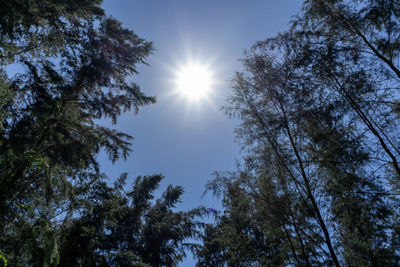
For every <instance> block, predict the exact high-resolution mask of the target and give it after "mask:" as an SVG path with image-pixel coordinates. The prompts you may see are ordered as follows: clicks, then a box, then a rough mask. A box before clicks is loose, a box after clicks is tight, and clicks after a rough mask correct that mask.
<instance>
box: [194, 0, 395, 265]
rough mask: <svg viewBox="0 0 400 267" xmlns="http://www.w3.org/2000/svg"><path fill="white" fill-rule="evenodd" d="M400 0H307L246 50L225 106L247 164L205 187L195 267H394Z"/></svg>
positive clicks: (219, 177)
mask: <svg viewBox="0 0 400 267" xmlns="http://www.w3.org/2000/svg"><path fill="white" fill-rule="evenodd" d="M395 2H396V1H389V0H387V1H386V0H379V1H369V0H365V1H364V0H360V1H347V0H343V1H341V0H338V1H313V0H310V1H305V3H304V6H303V10H302V13H301V14H299V16H297V17H296V18H295V19H294V20H293V22H292V24H291V25H292V27H291V29H290V30H289V31H288V32H285V33H281V34H279V35H278V36H276V37H275V38H269V39H267V40H265V41H261V42H257V43H256V44H255V45H254V46H253V47H252V49H251V50H250V51H248V52H246V54H245V58H244V59H243V60H242V62H243V64H244V69H245V70H244V72H243V73H237V74H236V75H235V77H234V79H233V80H232V88H233V92H232V96H231V98H230V99H229V106H228V107H227V108H226V111H227V113H229V114H230V115H234V116H237V117H238V118H240V119H241V121H242V124H241V126H240V127H238V128H237V129H236V134H237V137H238V140H239V141H240V142H241V144H242V146H243V150H244V151H245V153H246V154H245V156H244V162H245V163H244V166H243V167H241V168H239V170H238V171H237V173H234V174H227V175H218V176H217V177H216V179H215V180H214V181H212V182H210V183H209V186H208V190H211V191H213V192H214V193H222V196H223V205H224V214H220V215H219V216H216V218H215V223H214V224H212V225H208V226H207V228H206V230H205V232H204V235H203V237H202V239H203V243H204V244H203V247H202V248H201V249H199V250H198V251H197V253H196V255H197V257H198V265H199V266H226V265H228V266H397V265H399V262H400V258H399V248H400V247H399V235H398V231H397V229H398V216H399V212H398V209H397V208H396V207H398V205H399V198H398V195H399V191H398V188H399V186H398V185H399V177H400V168H399V163H398V162H399V159H400V158H399V157H400V153H399V150H398V147H399V139H398V129H399V128H398V127H399V125H398V123H399V122H398V120H397V118H398V114H397V110H398V108H397V104H398V92H397V90H398V84H399V78H400V72H399V69H398V59H399V58H398V56H399V53H398V50H399V39H398V38H397V37H398V35H399V31H400V27H399V25H400V21H399V14H400V13H399V10H398V9H399V5H398V4H397V3H395Z"/></svg>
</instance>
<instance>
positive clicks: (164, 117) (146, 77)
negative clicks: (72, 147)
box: [100, 0, 302, 266]
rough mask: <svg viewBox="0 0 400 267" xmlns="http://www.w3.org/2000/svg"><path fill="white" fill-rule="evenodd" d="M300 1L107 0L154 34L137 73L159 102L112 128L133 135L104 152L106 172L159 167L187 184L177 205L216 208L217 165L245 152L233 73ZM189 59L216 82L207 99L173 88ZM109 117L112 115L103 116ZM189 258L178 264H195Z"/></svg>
mask: <svg viewBox="0 0 400 267" xmlns="http://www.w3.org/2000/svg"><path fill="white" fill-rule="evenodd" d="M301 3H302V1H301V0H280V1H276V0H247V1H245V0H242V1H239V0H232V1H228V0H219V1H218V0H214V1H211V0H202V1H199V0H186V1H184V0H168V1H167V0H158V1H156V0H137V1H134V0H120V1H115V0H114V1H112V0H105V1H104V4H103V7H104V8H105V10H106V13H107V14H109V15H112V16H113V17H115V18H117V19H118V20H120V21H121V22H122V23H123V25H124V26H125V27H127V28H130V29H132V30H133V31H134V32H135V33H136V34H138V35H139V36H140V37H142V38H144V39H147V40H149V41H152V42H153V43H154V47H155V49H156V50H155V51H154V53H153V54H152V55H151V56H150V57H149V58H148V63H149V66H140V67H139V71H140V74H139V75H138V76H136V77H134V78H133V79H134V80H135V81H136V82H137V83H138V84H139V85H140V86H141V88H142V90H143V91H144V92H145V93H146V94H147V95H155V96H156V97H157V99H158V103H157V104H155V105H150V106H147V107H144V108H142V109H141V110H140V111H139V114H137V115H134V114H133V113H125V114H124V115H123V116H121V118H120V119H119V122H118V124H117V125H115V126H114V127H115V128H117V129H119V130H122V131H124V132H126V133H128V134H130V135H132V136H133V137H134V138H135V140H134V143H133V150H134V151H133V152H132V154H131V155H130V157H129V158H128V159H127V160H126V161H118V162H117V163H115V164H111V163H110V162H108V161H107V160H106V158H105V157H103V156H101V157H100V161H101V166H102V171H104V172H106V173H107V174H108V175H110V176H111V177H118V176H119V174H120V173H122V172H128V173H129V176H130V178H131V179H133V178H135V177H136V176H139V175H150V174H155V173H161V174H163V175H165V179H164V181H163V184H162V186H161V188H160V192H161V191H162V190H164V189H165V188H166V186H167V185H168V184H173V185H181V186H183V187H184V189H185V194H184V195H183V198H182V203H180V205H179V206H178V208H179V209H183V210H187V209H191V208H194V207H196V206H199V205H206V206H209V207H212V208H219V207H220V205H219V201H218V200H216V199H213V198H211V196H206V197H205V198H203V199H200V197H201V195H202V193H203V191H204V185H205V184H206V182H207V181H208V180H210V179H212V178H213V176H212V173H213V172H214V171H226V170H228V171H229V170H235V166H236V163H235V162H236V159H240V154H239V152H240V149H239V145H238V144H237V143H235V142H234V134H233V130H234V128H235V126H237V125H238V121H236V120H234V119H230V118H228V116H226V115H225V114H224V112H223V111H221V110H220V108H221V106H223V105H224V104H225V99H226V98H227V97H228V96H229V94H230V90H229V82H228V81H229V80H230V79H231V78H232V76H233V74H234V72H235V71H240V70H241V68H242V67H241V64H240V62H239V59H240V58H242V57H243V51H244V50H245V49H249V48H250V47H251V45H253V44H254V43H255V42H256V41H259V40H263V39H266V38H268V37H272V36H274V35H275V34H276V33H278V32H279V31H283V30H285V29H287V28H288V22H289V21H290V19H291V16H293V15H295V14H296V13H297V12H298V11H299V10H300V7H301ZM189 58H194V59H196V60H197V61H198V62H199V63H202V64H207V66H209V69H210V71H211V73H212V76H213V79H214V81H215V84H214V85H213V88H212V93H211V94H210V95H209V101H199V102H196V103H193V102H190V101H188V99H185V98H182V97H179V96H177V95H173V94H171V92H172V91H173V89H174V86H175V85H174V83H173V81H174V77H175V75H174V71H176V70H177V69H178V68H179V66H182V65H185V62H187V61H188V60H189ZM104 123H105V124H109V123H108V122H104ZM192 265H193V262H192V261H191V260H190V259H188V260H186V261H185V262H184V263H182V265H181V266H192Z"/></svg>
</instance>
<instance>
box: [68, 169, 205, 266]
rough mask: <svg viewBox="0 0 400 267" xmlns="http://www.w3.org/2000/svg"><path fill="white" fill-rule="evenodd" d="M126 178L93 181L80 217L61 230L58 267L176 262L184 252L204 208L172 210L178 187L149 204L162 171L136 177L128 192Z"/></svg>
mask: <svg viewBox="0 0 400 267" xmlns="http://www.w3.org/2000/svg"><path fill="white" fill-rule="evenodd" d="M125 179H126V175H125V176H121V178H120V179H119V180H118V181H117V183H116V184H115V186H114V187H108V186H107V185H106V184H105V183H104V182H96V183H94V184H93V185H92V188H91V189H90V190H89V192H88V195H87V196H86V197H85V199H84V201H85V207H84V208H83V209H80V210H79V214H81V215H80V216H78V217H77V218H74V219H72V220H70V221H69V222H68V223H66V224H64V225H63V226H62V228H61V248H60V255H61V260H60V266H176V265H177V263H178V262H179V261H181V259H182V258H183V257H184V256H185V249H187V248H190V245H189V244H186V243H185V242H184V241H185V240H186V239H187V238H191V237H194V235H195V233H196V228H197V226H198V224H199V223H198V222H196V221H195V220H194V219H195V217H197V216H200V215H201V214H202V210H201V209H196V210H192V211H189V212H174V211H173V210H172V209H173V208H174V207H175V204H176V203H177V202H178V201H179V198H180V196H181V194H182V193H183V190H182V188H181V187H172V186H169V187H168V188H167V190H166V191H165V192H164V193H163V195H162V196H161V198H159V199H157V200H156V201H155V202H153V203H152V201H151V200H152V199H153V191H154V190H155V189H156V188H157V187H158V185H159V182H160V181H161V179H162V176H160V175H154V176H147V177H138V178H137V179H136V181H135V183H134V185H133V188H132V189H131V190H129V191H127V192H125V191H124V190H123V186H124V184H125V182H124V180H125ZM71 244H75V245H74V246H71ZM146 264H147V265H146Z"/></svg>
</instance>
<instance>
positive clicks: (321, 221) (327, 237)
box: [278, 100, 340, 267]
mask: <svg viewBox="0 0 400 267" xmlns="http://www.w3.org/2000/svg"><path fill="white" fill-rule="evenodd" d="M278 101H279V100H278ZM279 105H280V109H281V111H282V113H283V118H284V122H285V128H286V132H287V134H288V137H289V140H290V145H291V147H292V149H293V152H294V154H295V156H296V159H297V161H298V163H299V168H300V174H301V176H302V177H303V181H304V184H305V187H306V190H307V196H308V197H309V199H310V200H311V204H312V207H313V209H314V212H315V215H316V216H317V221H318V224H319V225H320V227H321V230H322V232H323V233H324V236H325V243H326V245H327V247H328V250H329V253H330V255H331V258H332V260H333V262H334V263H335V266H336V267H339V266H340V263H339V260H338V258H337V256H336V253H335V250H334V249H333V245H332V241H331V238H330V235H329V231H328V228H327V227H326V224H325V221H324V219H323V218H322V215H321V212H320V210H319V207H318V204H317V202H316V200H315V198H314V195H313V193H312V190H311V186H310V182H309V179H308V176H307V174H306V172H305V169H304V165H303V161H302V159H301V157H300V154H299V151H298V150H297V146H296V144H295V142H294V139H293V136H292V133H291V131H290V127H289V124H288V121H287V117H286V113H285V109H284V107H283V105H282V103H281V102H280V101H279Z"/></svg>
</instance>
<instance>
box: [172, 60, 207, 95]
mask: <svg viewBox="0 0 400 267" xmlns="http://www.w3.org/2000/svg"><path fill="white" fill-rule="evenodd" d="M212 84H213V79H212V75H211V71H210V70H209V68H208V67H207V66H206V65H201V64H198V63H189V64H186V65H183V66H181V67H180V68H179V69H178V70H177V71H176V91H177V92H178V93H179V94H181V95H182V96H184V97H186V98H188V99H190V100H200V99H202V98H206V97H207V96H208V95H209V93H210V91H211V87H212Z"/></svg>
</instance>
